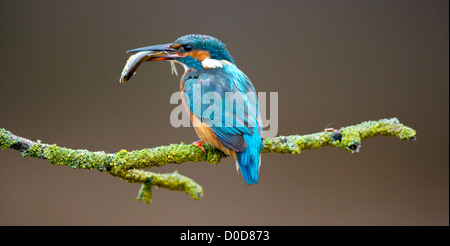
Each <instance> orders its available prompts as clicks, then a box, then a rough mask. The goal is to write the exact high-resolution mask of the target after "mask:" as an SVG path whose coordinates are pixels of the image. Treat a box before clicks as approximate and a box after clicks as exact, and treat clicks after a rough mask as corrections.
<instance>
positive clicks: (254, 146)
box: [236, 132, 262, 185]
mask: <svg viewBox="0 0 450 246" xmlns="http://www.w3.org/2000/svg"><path fill="white" fill-rule="evenodd" d="M244 139H245V142H246V143H247V148H246V149H245V151H243V152H237V153H236V155H237V162H238V164H239V169H240V170H241V174H242V176H243V177H244V180H245V182H246V183H247V184H249V185H251V184H256V183H258V179H259V165H260V161H261V158H260V155H261V148H262V140H261V137H260V136H259V134H258V133H257V132H256V133H255V134H253V135H247V134H244Z"/></svg>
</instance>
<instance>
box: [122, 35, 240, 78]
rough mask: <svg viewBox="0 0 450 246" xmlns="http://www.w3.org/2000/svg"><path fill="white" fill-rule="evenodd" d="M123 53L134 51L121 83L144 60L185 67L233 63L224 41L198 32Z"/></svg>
mask: <svg viewBox="0 0 450 246" xmlns="http://www.w3.org/2000/svg"><path fill="white" fill-rule="evenodd" d="M127 53H136V54H135V55H133V56H131V57H130V59H128V62H127V64H126V65H125V68H124V70H123V72H122V76H121V78H120V82H122V83H124V82H126V81H127V80H129V79H130V78H131V76H132V75H133V74H134V73H135V71H136V69H137V67H138V66H139V65H140V64H141V63H142V62H144V61H172V62H174V61H175V62H178V63H181V64H182V65H183V66H184V68H185V69H186V70H187V69H202V68H215V67H220V66H221V64H222V63H221V62H229V63H234V61H233V57H231V55H230V52H229V51H228V50H227V49H226V48H225V44H223V43H222V42H221V41H220V40H218V39H216V38H214V37H211V36H208V35H200V34H190V35H186V36H182V37H179V38H178V39H177V40H175V41H174V42H172V43H168V44H159V45H152V46H147V47H142V48H137V49H133V50H129V51H127ZM172 65H173V63H172ZM172 69H174V65H173V67H172ZM175 71H176V70H175Z"/></svg>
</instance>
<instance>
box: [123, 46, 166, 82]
mask: <svg viewBox="0 0 450 246" xmlns="http://www.w3.org/2000/svg"><path fill="white" fill-rule="evenodd" d="M162 54H164V55H167V54H168V53H167V52H165V51H141V52H138V53H136V54H134V55H132V56H130V58H128V60H127V63H126V64H125V67H124V68H123V70H122V74H121V75H120V80H119V82H120V83H125V82H127V81H128V80H130V78H131V76H133V75H134V74H135V73H136V70H137V68H138V67H139V65H141V64H142V63H143V62H145V61H147V60H149V59H151V58H152V57H155V56H160V55H162Z"/></svg>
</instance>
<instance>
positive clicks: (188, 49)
mask: <svg viewBox="0 0 450 246" xmlns="http://www.w3.org/2000/svg"><path fill="white" fill-rule="evenodd" d="M184 50H185V51H191V50H192V46H190V45H189V44H187V45H185V46H184Z"/></svg>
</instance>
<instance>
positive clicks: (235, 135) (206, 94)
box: [120, 34, 263, 185]
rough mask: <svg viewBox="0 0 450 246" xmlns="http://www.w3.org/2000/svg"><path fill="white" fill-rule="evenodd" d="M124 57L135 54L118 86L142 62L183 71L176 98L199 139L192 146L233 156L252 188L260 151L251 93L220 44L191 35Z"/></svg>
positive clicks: (259, 126)
mask: <svg viewBox="0 0 450 246" xmlns="http://www.w3.org/2000/svg"><path fill="white" fill-rule="evenodd" d="M127 53H135V54H134V55H132V56H131V57H130V58H129V59H128V61H127V64H126V65H125V67H124V70H123V72H122V75H121V78H120V82H121V83H125V82H126V81H128V80H129V79H130V78H131V76H133V74H135V72H136V70H137V67H138V66H139V65H140V64H141V63H143V62H144V61H170V62H171V66H172V72H175V73H177V71H176V68H175V65H174V63H179V64H181V65H182V66H183V67H184V70H185V71H184V74H183V76H182V77H181V80H180V90H181V99H182V102H183V104H184V106H185V108H186V111H187V112H188V114H189V116H190V120H191V123H192V124H193V127H194V129H195V132H196V133H197V135H198V137H199V138H200V140H198V141H196V142H194V143H192V144H193V145H195V146H197V147H199V148H200V149H201V150H202V151H203V152H205V149H204V148H203V146H202V144H204V143H205V142H207V143H209V144H211V145H212V146H214V147H216V148H218V149H220V150H222V151H223V152H224V153H225V154H227V155H229V156H232V157H233V158H234V160H235V162H236V169H237V170H240V172H241V174H242V176H243V178H244V180H245V182H246V183H247V184H249V185H251V184H256V183H257V182H258V179H259V168H260V166H261V149H262V146H263V144H262V129H263V126H262V121H261V116H260V113H259V109H258V101H257V97H256V91H255V88H254V86H253V84H252V82H251V81H250V79H249V78H248V77H247V76H246V75H245V74H244V73H243V72H242V71H241V70H240V69H239V68H238V67H237V66H236V64H235V62H234V59H233V57H232V56H231V55H230V52H229V51H228V50H227V49H226V48H225V44H223V43H222V42H221V41H220V40H218V39H217V38H214V37H212V36H209V35H200V34H190V35H185V36H182V37H179V38H178V39H176V40H175V41H174V42H172V43H168V44H159V45H153V46H147V47H142V48H137V49H133V50H129V51H127ZM205 98H206V99H205ZM199 99H200V100H199ZM201 99H204V100H201ZM205 101H206V102H205Z"/></svg>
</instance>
